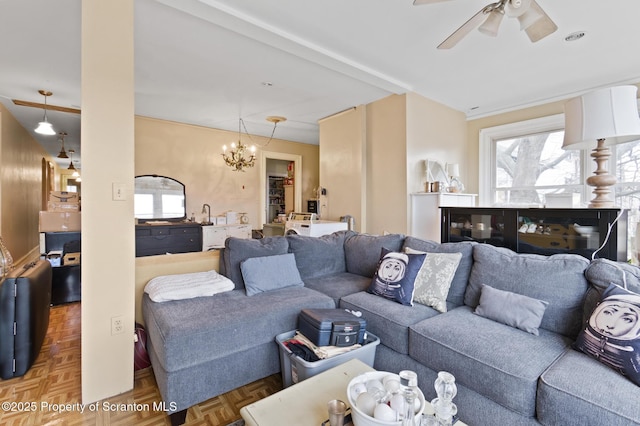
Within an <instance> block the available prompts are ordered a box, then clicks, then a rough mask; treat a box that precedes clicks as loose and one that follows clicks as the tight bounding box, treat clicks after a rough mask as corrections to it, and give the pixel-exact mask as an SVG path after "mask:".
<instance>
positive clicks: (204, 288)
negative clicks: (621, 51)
mask: <svg viewBox="0 0 640 426" xmlns="http://www.w3.org/2000/svg"><path fill="white" fill-rule="evenodd" d="M233 288H234V284H233V282H232V281H231V280H230V279H229V278H227V277H225V276H224V275H220V274H219V273H217V272H216V271H213V270H212V271H206V272H192V273H188V274H175V275H162V276H159V277H155V278H152V279H151V280H149V282H148V283H147V285H146V286H145V287H144V291H145V292H146V293H147V294H149V297H150V298H151V300H153V301H154V302H166V301H169V300H181V299H191V298H194V297H201V296H213V295H214V294H217V293H222V292H225V291H230V290H233Z"/></svg>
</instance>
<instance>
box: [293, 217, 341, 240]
mask: <svg viewBox="0 0 640 426" xmlns="http://www.w3.org/2000/svg"><path fill="white" fill-rule="evenodd" d="M317 218H318V216H317V215H316V214H315V213H290V214H289V218H288V219H287V221H286V222H285V224H284V233H285V235H295V234H297V235H306V236H309V237H320V236H322V235H327V234H331V233H333V232H336V231H342V230H347V229H348V224H347V222H333V221H330V220H318V219H317Z"/></svg>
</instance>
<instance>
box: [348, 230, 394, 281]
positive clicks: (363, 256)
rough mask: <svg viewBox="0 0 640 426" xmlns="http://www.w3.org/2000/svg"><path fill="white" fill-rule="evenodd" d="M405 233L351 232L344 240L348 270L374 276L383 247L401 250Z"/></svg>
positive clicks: (365, 275) (364, 275)
mask: <svg viewBox="0 0 640 426" xmlns="http://www.w3.org/2000/svg"><path fill="white" fill-rule="evenodd" d="M403 241H404V235H400V234H389V235H368V234H357V233H354V234H351V235H349V236H347V238H346V240H345V242H344V254H345V258H346V262H347V272H351V273H352V274H358V275H362V276H363V277H369V278H372V277H373V274H375V273H376V269H377V267H378V260H380V252H381V250H382V248H383V247H384V248H386V249H387V250H391V251H400V249H401V248H402V242H403Z"/></svg>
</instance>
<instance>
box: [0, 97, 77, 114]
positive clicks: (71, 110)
mask: <svg viewBox="0 0 640 426" xmlns="http://www.w3.org/2000/svg"><path fill="white" fill-rule="evenodd" d="M12 101H13V103H14V104H15V105H20V106H26V107H33V108H40V109H48V110H51V111H60V112H69V113H71V114H80V110H79V109H77V108H68V107H62V106H56V105H49V104H46V105H45V104H41V103H38V102H29V101H21V100H19V99H12Z"/></svg>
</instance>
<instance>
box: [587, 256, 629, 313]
mask: <svg viewBox="0 0 640 426" xmlns="http://www.w3.org/2000/svg"><path fill="white" fill-rule="evenodd" d="M584 275H585V277H586V278H587V281H589V284H590V286H589V290H588V291H587V297H586V298H585V301H584V318H583V323H586V322H587V321H588V320H589V317H590V316H591V312H593V309H594V308H595V306H596V304H597V303H598V302H599V301H600V299H601V298H602V293H603V292H604V291H605V290H606V289H607V288H608V287H609V284H612V283H613V284H618V285H619V286H621V287H625V286H626V288H628V289H629V290H631V291H633V292H634V293H640V268H638V267H637V266H634V265H630V264H628V263H626V262H615V261H613V260H609V259H595V260H593V261H592V262H591V263H589V266H588V267H587V270H586V271H584Z"/></svg>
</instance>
